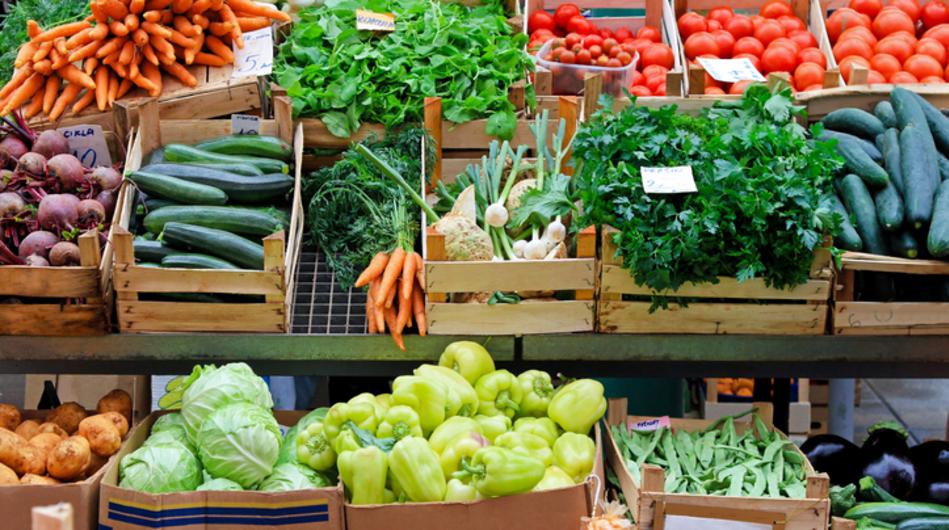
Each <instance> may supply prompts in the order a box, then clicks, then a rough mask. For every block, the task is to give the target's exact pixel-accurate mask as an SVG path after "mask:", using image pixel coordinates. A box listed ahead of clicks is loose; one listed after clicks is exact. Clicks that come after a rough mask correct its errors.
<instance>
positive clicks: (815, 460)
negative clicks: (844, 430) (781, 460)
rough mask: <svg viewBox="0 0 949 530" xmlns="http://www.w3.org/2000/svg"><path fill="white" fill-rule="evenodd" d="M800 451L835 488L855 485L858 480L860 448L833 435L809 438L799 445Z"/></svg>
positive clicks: (819, 435)
mask: <svg viewBox="0 0 949 530" xmlns="http://www.w3.org/2000/svg"><path fill="white" fill-rule="evenodd" d="M801 451H803V452H804V454H805V455H806V456H807V459H808V460H810V461H811V465H813V466H814V469H816V470H817V471H818V472H821V473H827V474H828V475H829V476H830V483H831V484H833V485H835V486H846V485H847V484H855V483H856V482H857V480H859V479H860V477H861V476H862V475H860V468H861V466H862V464H861V462H862V461H861V459H860V448H859V447H857V446H856V445H855V444H854V443H853V442H851V441H849V440H847V439H845V438H841V437H840V436H837V435H834V434H818V435H817V436H811V437H810V438H808V439H807V440H806V441H805V442H804V444H802V445H801Z"/></svg>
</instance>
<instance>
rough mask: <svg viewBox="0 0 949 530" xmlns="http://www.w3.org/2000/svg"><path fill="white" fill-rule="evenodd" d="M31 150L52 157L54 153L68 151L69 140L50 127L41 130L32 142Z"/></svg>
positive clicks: (59, 153) (58, 153)
mask: <svg viewBox="0 0 949 530" xmlns="http://www.w3.org/2000/svg"><path fill="white" fill-rule="evenodd" d="M33 151H34V152H37V153H39V154H41V155H43V156H45V157H46V158H52V157H54V156H56V155H61V154H64V153H68V152H69V142H68V141H67V140H66V137H65V136H63V133H61V132H59V131H57V130H54V129H50V130H47V131H43V132H41V133H40V135H39V136H38V137H37V138H36V141H35V142H33Z"/></svg>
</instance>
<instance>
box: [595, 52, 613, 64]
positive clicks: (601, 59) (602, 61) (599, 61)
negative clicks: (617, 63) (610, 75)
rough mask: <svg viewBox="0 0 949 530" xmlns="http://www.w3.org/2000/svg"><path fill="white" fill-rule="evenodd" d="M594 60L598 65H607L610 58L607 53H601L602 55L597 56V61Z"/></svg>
mask: <svg viewBox="0 0 949 530" xmlns="http://www.w3.org/2000/svg"><path fill="white" fill-rule="evenodd" d="M594 62H595V63H596V65H597V66H606V65H607V63H609V62H610V58H609V57H607V56H606V55H601V56H599V57H597V58H596V61H594Z"/></svg>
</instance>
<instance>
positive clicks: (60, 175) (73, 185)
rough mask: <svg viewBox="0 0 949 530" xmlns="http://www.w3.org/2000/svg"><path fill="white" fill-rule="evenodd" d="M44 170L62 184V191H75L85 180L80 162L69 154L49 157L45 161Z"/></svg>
mask: <svg viewBox="0 0 949 530" xmlns="http://www.w3.org/2000/svg"><path fill="white" fill-rule="evenodd" d="M46 171H47V172H48V173H49V176H51V177H55V178H56V180H58V181H59V183H60V184H62V186H63V190H64V191H75V190H77V189H79V188H80V187H81V186H82V185H83V184H85V183H86V182H87V180H86V172H85V169H84V168H83V167H82V162H80V161H79V159H78V158H76V157H74V156H72V155H70V154H61V155H56V156H54V157H53V158H50V159H49V161H48V162H46Z"/></svg>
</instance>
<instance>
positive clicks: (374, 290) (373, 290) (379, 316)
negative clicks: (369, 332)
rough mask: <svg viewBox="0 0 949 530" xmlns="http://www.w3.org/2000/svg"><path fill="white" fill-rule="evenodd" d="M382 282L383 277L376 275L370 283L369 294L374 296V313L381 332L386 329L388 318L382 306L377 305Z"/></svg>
mask: <svg viewBox="0 0 949 530" xmlns="http://www.w3.org/2000/svg"><path fill="white" fill-rule="evenodd" d="M381 284H382V277H381V276H376V279H375V280H373V281H372V282H370V283H369V296H371V297H372V313H373V316H374V320H375V321H376V330H377V331H378V332H379V333H385V331H386V319H385V315H384V314H383V311H382V308H381V307H380V306H378V305H376V298H377V297H378V296H379V286H380V285H381Z"/></svg>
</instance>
